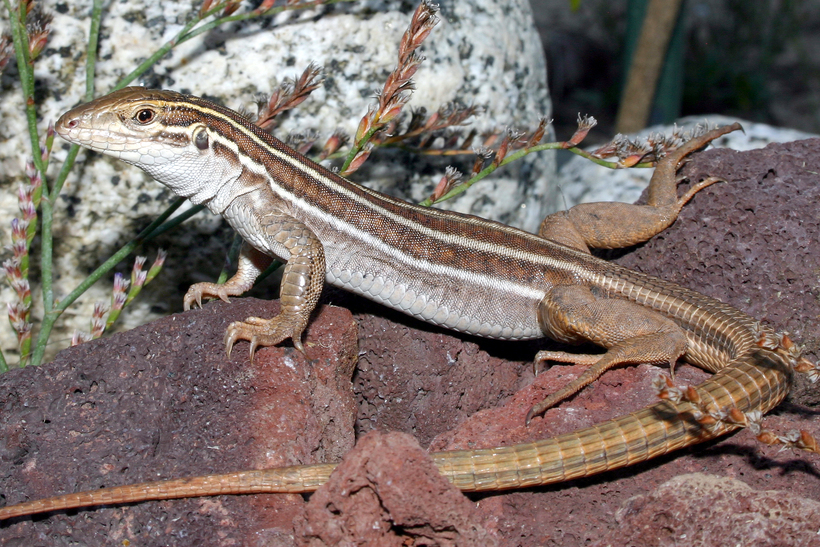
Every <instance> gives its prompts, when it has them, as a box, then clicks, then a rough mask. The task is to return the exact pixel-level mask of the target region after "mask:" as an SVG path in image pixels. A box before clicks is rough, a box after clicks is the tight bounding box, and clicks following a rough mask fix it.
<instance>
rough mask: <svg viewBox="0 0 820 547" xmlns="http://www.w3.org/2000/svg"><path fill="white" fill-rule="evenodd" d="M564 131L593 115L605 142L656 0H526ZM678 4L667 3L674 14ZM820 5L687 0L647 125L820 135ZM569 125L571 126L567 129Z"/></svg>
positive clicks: (596, 137)
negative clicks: (717, 120)
mask: <svg viewBox="0 0 820 547" xmlns="http://www.w3.org/2000/svg"><path fill="white" fill-rule="evenodd" d="M530 2H531V4H532V6H533V14H534V17H535V20H536V25H537V27H538V29H539V33H540V35H541V38H542V42H543V44H544V48H545V51H546V55H547V67H548V71H549V86H550V92H551V95H552V99H553V101H554V102H555V104H557V105H561V107H560V108H557V109H556V112H555V126H556V131H557V133H558V134H563V132H564V131H570V130H571V128H572V127H573V125H574V114H573V113H574V112H582V113H583V112H594V113H595V116H596V118H598V121H599V125H598V127H597V128H596V129H595V130H594V131H593V133H592V136H591V140H592V141H593V142H596V141H600V140H602V139H606V138H609V136H610V135H611V134H612V132H613V128H614V127H615V121H616V114H617V112H618V108H619V106H620V105H622V104H623V103H624V101H625V100H627V99H625V98H624V97H623V95H622V92H623V89H624V86H625V82H626V79H627V74H628V72H629V66H630V62H631V60H632V59H633V55H632V52H633V51H634V46H635V43H636V41H637V38H638V36H639V34H640V29H641V26H642V24H643V21H644V19H643V17H644V15H645V13H646V10H647V7H648V6H649V5H650V4H651V3H652V0H530ZM677 3H678V2H677V1H675V2H662V4H665V5H666V6H667V7H668V8H669V9H672V8H673V7H674V5H675V4H677ZM818 28H820V3H818V2H805V1H800V0H756V1H754V2H748V1H746V0H683V1H682V2H680V8H679V13H678V15H677V17H676V27H675V29H674V35H673V36H672V38H671V41H670V44H671V45H670V51H669V54H668V55H667V70H668V74H667V75H666V78H667V80H666V82H665V83H661V84H660V85H659V86H658V94H657V95H656V96H655V97H654V103H653V105H654V107H653V111H652V114H651V115H650V117H649V119H648V122H647V123H648V124H649V125H654V124H661V123H671V122H672V121H674V119H676V118H678V117H681V116H690V115H703V114H714V113H720V114H724V115H727V116H736V117H739V118H742V119H746V120H750V121H755V122H762V123H766V124H770V125H774V126H779V127H789V128H793V129H799V130H802V131H806V132H810V133H816V134H820V55H818V53H817V52H818V51H820V47H818V46H820V44H818V40H820V33H818ZM564 127H566V128H567V129H563V128H564Z"/></svg>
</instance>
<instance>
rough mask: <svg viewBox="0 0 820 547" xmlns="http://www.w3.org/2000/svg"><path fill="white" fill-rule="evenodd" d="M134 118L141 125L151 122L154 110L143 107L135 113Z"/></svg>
mask: <svg viewBox="0 0 820 547" xmlns="http://www.w3.org/2000/svg"><path fill="white" fill-rule="evenodd" d="M134 119H135V120H136V121H137V122H139V123H141V124H143V125H145V124H148V123H151V122H152V121H154V111H153V110H151V109H150V108H143V109H142V110H140V111H138V112H137V113H136V115H135V116H134Z"/></svg>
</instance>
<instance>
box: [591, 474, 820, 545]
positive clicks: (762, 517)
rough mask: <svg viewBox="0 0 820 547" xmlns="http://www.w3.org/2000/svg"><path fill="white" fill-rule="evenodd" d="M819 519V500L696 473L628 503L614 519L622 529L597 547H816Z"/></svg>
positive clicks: (676, 479) (598, 543)
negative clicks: (694, 546)
mask: <svg viewBox="0 0 820 547" xmlns="http://www.w3.org/2000/svg"><path fill="white" fill-rule="evenodd" d="M818 515H820V502H817V501H814V500H809V499H806V498H801V497H799V496H795V495H794V494H792V493H791V492H788V491H778V490H761V491H757V490H752V489H751V488H749V485H747V484H746V483H744V482H742V481H739V480H736V479H729V478H725V477H716V476H714V475H704V474H703V473H693V474H691V475H681V476H679V477H675V478H674V479H672V480H670V481H667V482H665V483H663V484H662V485H660V486H659V487H657V488H656V489H655V490H653V491H652V492H650V493H649V494H645V495H639V496H635V497H634V498H631V499H630V500H628V501H627V502H626V503H625V504H624V505H623V507H622V508H621V509H620V510H619V511H618V513H617V514H616V515H615V519H616V520H617V522H618V524H619V526H618V527H617V528H615V529H614V530H612V532H610V533H609V534H607V536H606V537H604V538H602V539H601V541H599V542H596V543H595V544H594V545H595V547H613V546H618V545H642V546H646V547H652V546H657V547H668V546H673V545H714V544H716V543H718V542H719V544H721V545H743V546H744V547H767V546H770V545H787V544H791V545H803V546H804V547H817V546H818V545H820V538H818V537H817V520H818V518H820V517H818Z"/></svg>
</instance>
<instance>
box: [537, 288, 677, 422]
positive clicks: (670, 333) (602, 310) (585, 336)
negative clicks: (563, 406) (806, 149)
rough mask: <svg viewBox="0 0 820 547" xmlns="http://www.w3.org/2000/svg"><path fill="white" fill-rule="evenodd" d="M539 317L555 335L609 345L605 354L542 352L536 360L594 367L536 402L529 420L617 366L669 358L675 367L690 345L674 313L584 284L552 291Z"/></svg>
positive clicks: (551, 333) (557, 337) (542, 306)
mask: <svg viewBox="0 0 820 547" xmlns="http://www.w3.org/2000/svg"><path fill="white" fill-rule="evenodd" d="M538 321H539V323H540V324H541V328H542V329H543V330H544V332H545V333H546V334H547V335H549V336H550V337H551V338H553V339H554V340H558V341H561V342H569V343H581V342H593V343H595V344H598V345H599V346H603V347H604V348H606V349H607V351H606V353H604V354H602V355H583V354H573V353H567V352H563V351H540V352H538V354H537V355H536V356H535V360H536V362H540V361H546V360H551V361H560V362H565V363H574V364H581V365H589V366H590V368H589V369H587V370H586V371H584V373H583V374H582V375H581V376H579V377H578V378H576V379H575V380H574V381H572V382H570V383H569V384H567V385H566V386H565V387H563V388H562V389H560V390H558V391H557V392H555V393H553V394H552V395H550V396H549V397H547V398H546V399H544V400H543V401H541V402H540V403H538V404H537V405H534V406H533V407H532V408H531V409H530V411H529V412H528V413H527V418H526V421H527V423H529V421H530V419H531V418H532V417H533V416H536V415H538V414H541V413H542V412H544V411H545V410H547V409H548V408H550V407H551V406H554V405H555V404H557V403H559V402H560V401H562V400H563V399H566V398H567V397H569V396H571V395H573V394H574V393H576V392H577V391H578V390H580V389H581V388H583V387H584V386H586V385H589V384H590V383H592V382H594V381H595V380H596V379H598V377H600V376H601V375H602V374H603V373H604V372H606V371H607V370H608V369H610V368H612V367H615V366H618V365H625V364H638V363H653V364H666V363H668V364H669V365H670V367H674V364H675V362H676V361H677V360H678V358H679V357H681V356H682V355H683V354H684V353H685V352H686V347H687V341H686V335H685V334H684V333H683V330H682V329H681V328H680V327H679V326H678V325H677V324H676V323H675V322H674V321H672V320H671V319H669V318H667V317H664V316H663V315H661V314H660V313H658V312H655V311H653V310H650V309H647V308H645V307H643V306H641V305H639V304H636V303H634V302H630V301H628V300H621V299H618V298H606V297H599V296H596V295H595V294H594V293H593V291H592V290H590V289H589V288H588V287H584V286H580V285H560V286H558V287H555V288H554V289H552V290H551V291H550V292H549V293H547V295H546V296H545V297H544V300H543V301H542V302H541V305H540V308H539V313H538Z"/></svg>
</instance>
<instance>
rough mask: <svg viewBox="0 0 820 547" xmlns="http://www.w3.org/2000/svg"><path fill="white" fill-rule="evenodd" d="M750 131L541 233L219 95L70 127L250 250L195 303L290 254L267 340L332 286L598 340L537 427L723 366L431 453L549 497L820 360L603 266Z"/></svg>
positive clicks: (405, 308)
mask: <svg viewBox="0 0 820 547" xmlns="http://www.w3.org/2000/svg"><path fill="white" fill-rule="evenodd" d="M737 128H738V127H737V126H730V127H727V128H722V129H717V130H713V131H710V132H708V133H706V134H705V135H702V136H700V137H696V138H693V139H692V140H690V141H689V142H687V143H686V144H683V145H682V146H681V147H679V148H678V149H677V150H676V151H674V152H673V153H671V154H670V155H669V156H667V157H666V158H665V159H664V160H663V161H661V162H660V163H659V165H658V167H657V168H656V171H655V173H654V176H653V178H652V181H651V183H650V188H649V197H648V204H647V205H645V206H637V205H628V204H613V203H603V204H585V205H578V206H576V207H574V208H572V209H571V210H569V211H567V212H562V213H557V214H555V215H551V216H550V217H548V218H547V219H546V220H545V221H544V223H543V224H542V227H541V230H540V233H539V235H538V236H536V235H532V234H529V233H526V232H523V231H521V230H518V229H515V228H511V227H509V226H505V225H503V224H500V223H497V222H492V221H489V220H484V219H481V218H477V217H474V216H468V215H463V214H457V213H453V212H446V211H440V210H436V209H430V208H425V207H420V206H417V205H412V204H409V203H406V202H404V201H401V200H399V199H395V198H392V197H389V196H386V195H384V194H381V193H379V192H376V191H373V190H369V189H367V188H364V187H362V186H360V185H358V184H355V183H352V182H350V181H348V180H346V179H344V178H342V177H340V176H338V175H337V174H334V173H333V172H331V171H329V170H328V169H325V168H324V167H322V166H320V165H318V164H316V163H314V162H312V161H310V160H309V159H306V158H305V157H303V156H301V155H299V154H297V153H295V152H294V151H292V150H290V149H289V148H288V147H286V146H285V145H284V144H282V143H281V142H280V141H278V140H277V139H275V138H274V137H272V136H271V135H270V134H269V133H267V132H265V131H263V130H261V129H259V128H258V127H256V126H255V125H254V124H252V123H251V122H249V121H248V120H246V119H244V118H243V117H241V116H240V115H239V114H237V113H235V112H233V111H231V110H228V109H227V108H224V107H221V106H218V105H216V104H213V103H211V102H209V101H206V100H204V99H200V98H197V97H193V96H188V95H182V94H179V93H175V92H171V91H155V90H149V89H144V88H140V87H131V88H126V89H122V90H120V91H116V92H114V93H111V94H110V95H108V96H105V97H102V98H99V99H97V100H94V101H92V102H90V103H88V104H84V105H81V106H79V107H77V108H75V109H73V110H71V111H69V112H67V113H66V114H64V115H63V116H62V117H61V118H60V120H59V121H58V122H57V126H56V129H57V132H58V133H59V134H60V135H61V136H62V137H63V138H64V139H66V140H68V141H70V142H72V143H77V144H80V145H82V146H85V147H87V148H90V149H92V150H95V151H97V152H100V153H103V154H107V155H110V156H113V157H116V158H119V159H121V160H123V161H125V162H128V163H131V164H133V165H136V166H137V167H139V168H141V169H143V170H145V171H146V172H148V173H149V174H150V175H151V176H153V177H154V178H155V179H156V180H157V181H159V182H161V183H162V184H164V185H166V186H167V187H169V188H170V189H171V190H173V191H174V192H175V193H177V194H178V195H180V196H184V197H187V198H189V199H190V200H191V201H192V202H193V203H198V204H199V203H201V204H205V205H206V206H207V207H208V209H210V210H211V211H212V212H214V213H216V214H220V215H222V216H223V217H224V218H225V219H226V220H227V221H228V222H229V223H230V224H231V226H233V228H234V229H235V230H236V231H237V232H239V233H240V234H241V235H242V237H243V238H244V239H245V241H246V244H245V245H244V246H243V249H242V251H241V252H240V258H239V264H238V271H237V273H236V274H235V275H234V276H233V277H232V278H231V279H230V280H229V281H228V282H227V283H226V284H224V285H216V284H212V283H198V284H196V285H194V286H193V287H191V288H190V289H189V291H188V293H187V294H186V295H185V306H186V308H187V307H190V306H191V305H192V304H194V303H197V304H200V303H201V300H202V298H203V297H218V298H221V299H223V300H227V299H228V297H229V296H234V295H239V294H241V293H243V292H245V291H246V290H247V289H249V288H250V287H251V285H252V284H253V281H254V280H255V279H256V277H257V276H258V275H259V273H260V272H262V271H263V270H264V269H265V268H266V267H267V266H268V265H269V264H270V262H271V260H272V258H271V257H274V256H275V257H279V258H281V259H282V260H284V261H286V266H285V269H284V273H283V277H282V284H281V303H282V311H281V313H280V314H279V315H278V316H276V317H274V318H272V319H262V318H255V317H251V318H248V319H247V320H246V321H243V322H236V323H232V324H231V325H230V326H229V328H228V329H227V332H226V334H225V343H226V347H227V351H228V352H229V353H230V351H231V348H232V347H233V346H234V344H235V343H236V342H237V341H240V340H247V341H249V342H250V351H251V354H253V352H254V350H255V348H256V347H258V346H270V345H275V344H279V343H280V342H282V341H283V340H286V339H288V338H290V339H291V340H292V341H293V344H294V346H296V347H297V348H298V349H300V350H302V349H303V348H302V344H301V335H302V332H303V330H304V328H305V326H306V324H307V322H308V320H309V317H310V314H311V311H312V310H313V308H314V307H315V305H316V302H317V300H318V299H319V295H320V293H321V291H322V287H323V285H324V284H325V283H330V284H332V285H335V286H338V287H342V288H344V289H347V290H349V291H353V292H355V293H358V294H361V295H363V296H365V297H367V298H370V299H372V300H374V301H376V302H379V303H382V304H384V305H386V306H390V307H392V308H395V309H397V310H400V311H402V312H405V313H407V314H409V315H412V316H414V317H416V318H419V319H421V320H423V321H426V322H428V323H432V324H435V325H439V326H442V327H446V328H449V329H453V330H457V331H460V332H464V333H468V334H472V335H477V336H483V337H489V338H499V339H507V340H526V339H533V338H541V337H549V338H553V339H555V340H559V341H563V342H571V343H574V342H583V341H591V342H594V343H596V344H598V345H600V346H602V347H604V348H606V350H607V351H606V353H604V354H603V355H594V356H589V355H573V354H568V353H564V352H540V353H539V354H538V356H537V357H536V359H537V360H557V361H566V362H573V363H582V364H588V365H591V366H590V368H589V369H588V370H587V372H585V373H584V374H583V375H582V376H581V377H580V378H578V379H577V380H576V381H575V382H573V383H572V384H571V385H570V386H568V387H567V388H566V389H564V390H561V391H559V392H558V393H556V394H554V395H553V396H552V397H550V398H549V399H547V400H546V401H544V402H543V403H542V404H540V405H537V406H536V407H534V408H533V409H532V410H531V411H530V413H529V415H528V416H527V419H530V418H531V417H532V416H534V415H537V414H539V413H541V412H543V411H544V410H545V409H546V408H548V407H549V406H552V405H553V404H555V403H557V402H559V401H560V400H562V399H564V398H566V397H567V396H569V395H571V394H572V393H574V392H575V391H577V390H578V389H580V388H581V387H583V386H584V385H587V384H588V383H590V382H591V381H593V380H594V379H595V378H597V377H598V376H600V375H601V374H602V373H603V372H604V371H605V370H606V369H608V368H611V367H613V366H617V365H621V364H631V363H657V364H670V365H673V364H674V363H675V361H676V360H677V359H678V358H683V359H685V360H686V361H688V362H690V363H692V364H694V365H697V366H699V367H701V368H703V369H706V370H708V371H711V372H714V373H715V374H714V376H712V377H711V378H710V379H709V380H707V381H705V382H703V383H702V384H700V385H698V386H696V392H697V396H698V397H699V398H700V399H701V402H700V403H696V402H694V401H693V399H691V398H689V399H687V398H683V399H676V398H671V399H667V400H661V401H659V402H656V403H655V404H653V405H651V406H649V407H647V408H645V409H643V410H640V411H637V412H633V413H632V414H629V415H626V416H622V417H619V418H616V419H614V420H610V421H607V422H604V423H601V424H598V425H595V426H592V427H589V428H586V429H582V430H578V431H575V432H572V433H569V434H565V435H561V436H558V437H554V438H550V439H545V440H540V441H535V442H529V443H526V444H520V445H515V446H506V447H497V448H488V449H480V450H465V451H451V452H441V453H436V454H433V455H432V457H433V459H434V461H435V463H436V465H437V466H438V468H439V470H440V471H441V473H442V474H443V475H444V476H446V477H447V478H448V479H449V480H450V481H451V482H452V483H453V484H454V485H455V486H457V487H458V488H460V489H462V490H465V491H486V490H502V489H510V488H523V487H530V486H537V485H545V484H549V483H553V482H558V481H565V480H569V479H573V478H577V477H584V476H588V475H591V474H594V473H599V472H602V471H605V470H609V469H614V468H618V467H623V466H627V465H631V464H634V463H636V462H640V461H644V460H647V459H649V458H652V457H655V456H658V455H660V454H665V453H668V452H670V451H672V450H676V449H678V448H681V447H684V446H687V445H691V444H694V443H698V442H702V441H704V440H707V439H711V438H714V437H716V436H718V435H721V434H724V433H727V432H729V431H731V430H733V429H736V428H737V427H739V425H738V422H737V421H735V422H732V421H726V420H717V421H713V423H711V424H709V425H704V423H703V421H702V420H698V416H702V414H703V409H704V408H706V409H710V408H711V409H717V410H720V411H724V410H727V409H731V410H733V411H735V412H741V413H750V412H758V411H759V412H767V411H768V410H770V409H772V408H773V407H775V406H776V405H777V404H778V403H780V401H781V400H782V399H783V398H784V397H785V396H786V394H787V392H788V390H789V387H790V378H791V373H792V370H794V369H795V368H797V369H800V368H801V367H803V368H806V367H809V366H813V365H810V364H808V362H807V361H806V360H805V359H803V358H801V357H800V355H799V351H798V350H797V349H796V347H795V346H794V345H793V344H792V343H791V342H790V341H789V340H788V338H787V337H785V336H783V335H778V334H776V333H774V332H773V331H771V330H770V329H768V328H767V327H765V326H762V325H761V324H760V323H758V322H757V321H756V320H755V319H753V318H751V317H749V316H747V315H745V314H744V313H742V312H740V311H738V310H736V309H734V308H732V307H730V306H728V305H725V304H722V303H721V302H718V301H716V300H714V299H712V298H708V297H706V296H703V295H700V294H698V293H696V292H694V291H690V290H687V289H684V288H681V287H679V286H677V285H674V284H672V283H667V282H665V281H661V280H659V279H656V278H653V277H649V276H646V275H643V274H640V273H636V272H633V271H631V270H628V269H625V268H623V267H620V266H617V265H614V264H611V263H608V262H606V261H603V260H600V259H598V258H595V257H593V256H592V255H591V254H590V253H589V248H590V247H592V248H615V247H624V246H628V245H633V244H636V243H639V242H641V241H645V240H647V239H649V238H651V237H652V236H653V235H655V234H656V233H658V232H660V231H662V230H663V229H665V228H666V227H667V226H669V225H670V224H671V223H672V222H674V220H675V218H676V217H677V215H678V213H679V211H680V209H681V208H682V206H683V205H684V204H685V203H686V202H687V201H688V200H689V199H690V198H691V197H692V196H693V195H694V194H695V193H696V192H698V191H699V190H701V189H702V188H704V187H706V186H708V185H709V184H712V183H713V182H716V179H711V178H710V179H706V180H704V181H700V182H697V183H696V184H695V185H694V186H693V187H692V188H691V189H690V190H689V191H688V192H687V193H686V194H685V195H684V196H683V197H681V198H678V197H677V195H676V183H677V181H676V172H677V170H678V168H679V166H680V165H681V164H682V162H683V161H684V160H685V158H686V156H687V155H688V154H690V153H692V152H693V151H695V150H698V149H700V148H702V147H703V146H705V145H706V144H708V143H709V142H710V141H711V140H713V139H715V138H717V137H718V136H720V135H723V134H725V133H727V132H729V131H732V130H734V129H737ZM334 467H335V464H332V463H328V464H318V465H304V466H295V467H289V468H279V469H264V470H254V471H243V472H238V473H229V474H223V475H213V476H207V477H195V478H188V479H180V480H170V481H160V482H155V483H145V484H140V485H132V486H123V487H114V488H107V489H101V490H95V491H91V492H85V493H77V494H68V495H64V496H59V497H54V498H49V499H45V500H39V501H33V502H28V503H24V504H20V505H14V506H10V507H5V508H2V509H0V518H10V517H13V516H19V515H26V514H31V513H36V512H45V511H54V510H58V509H66V508H74V507H82V506H90V505H102V504H112V503H123V502H135V501H142V500H149V499H168V498H178V497H191V496H207V495H216V494H241V493H261V492H268V493H274V492H310V491H313V490H315V489H317V488H318V487H319V486H320V485H322V484H323V483H325V482H326V481H327V480H328V476H329V475H330V473H331V472H332V471H333V469H334Z"/></svg>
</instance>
